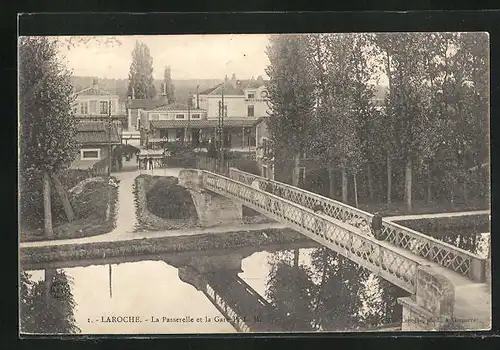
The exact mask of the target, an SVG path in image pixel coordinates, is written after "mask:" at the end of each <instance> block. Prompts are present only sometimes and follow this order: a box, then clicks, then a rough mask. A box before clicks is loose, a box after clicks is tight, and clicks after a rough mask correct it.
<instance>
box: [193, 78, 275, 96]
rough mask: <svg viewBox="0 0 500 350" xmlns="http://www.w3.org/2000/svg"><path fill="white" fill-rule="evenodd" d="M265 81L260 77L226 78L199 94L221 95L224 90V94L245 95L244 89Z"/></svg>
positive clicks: (254, 87)
mask: <svg viewBox="0 0 500 350" xmlns="http://www.w3.org/2000/svg"><path fill="white" fill-rule="evenodd" d="M266 82H267V81H265V80H262V79H260V80H255V79H247V80H227V81H224V82H223V83H220V84H218V85H216V86H214V87H212V88H210V89H207V90H204V91H202V92H200V95H222V92H224V95H245V91H244V90H245V89H257V88H259V87H261V86H262V85H265V84H266Z"/></svg>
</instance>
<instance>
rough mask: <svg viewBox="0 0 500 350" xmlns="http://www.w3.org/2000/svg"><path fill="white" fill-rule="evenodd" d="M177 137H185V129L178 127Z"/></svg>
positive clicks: (180, 138)
mask: <svg viewBox="0 0 500 350" xmlns="http://www.w3.org/2000/svg"><path fill="white" fill-rule="evenodd" d="M175 138H176V139H179V140H182V139H183V138H184V129H176V131H175Z"/></svg>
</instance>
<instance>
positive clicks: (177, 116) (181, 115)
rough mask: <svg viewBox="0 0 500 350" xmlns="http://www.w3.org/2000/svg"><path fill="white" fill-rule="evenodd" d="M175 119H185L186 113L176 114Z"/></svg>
mask: <svg viewBox="0 0 500 350" xmlns="http://www.w3.org/2000/svg"><path fill="white" fill-rule="evenodd" d="M175 119H184V114H176V115H175Z"/></svg>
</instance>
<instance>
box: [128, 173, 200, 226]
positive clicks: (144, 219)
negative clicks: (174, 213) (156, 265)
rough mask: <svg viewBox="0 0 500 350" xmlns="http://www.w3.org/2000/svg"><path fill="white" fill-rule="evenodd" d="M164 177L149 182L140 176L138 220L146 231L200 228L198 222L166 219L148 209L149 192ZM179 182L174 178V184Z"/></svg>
mask: <svg viewBox="0 0 500 350" xmlns="http://www.w3.org/2000/svg"><path fill="white" fill-rule="evenodd" d="M160 179H162V177H150V178H148V181H146V180H145V178H144V177H142V176H139V177H137V178H136V179H135V184H134V186H135V193H136V210H137V220H138V221H139V223H140V225H141V226H143V227H144V228H145V229H152V230H176V229H184V228H190V227H196V226H198V220H197V219H196V218H193V219H164V218H161V217H159V216H157V215H154V214H153V213H151V212H150V211H149V210H148V208H147V198H146V193H147V191H148V190H149V189H150V188H152V187H153V186H154V185H155V184H156V183H157V182H158V181H159V180H160ZM176 182H177V180H176V179H175V178H172V184H176Z"/></svg>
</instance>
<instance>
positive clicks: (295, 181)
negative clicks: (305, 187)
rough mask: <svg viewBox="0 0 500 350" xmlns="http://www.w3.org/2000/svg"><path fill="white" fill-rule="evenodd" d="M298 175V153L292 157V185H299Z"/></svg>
mask: <svg viewBox="0 0 500 350" xmlns="http://www.w3.org/2000/svg"><path fill="white" fill-rule="evenodd" d="M299 176H300V155H299V154H296V155H295V156H294V158H293V171H292V186H295V187H298V186H299Z"/></svg>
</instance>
